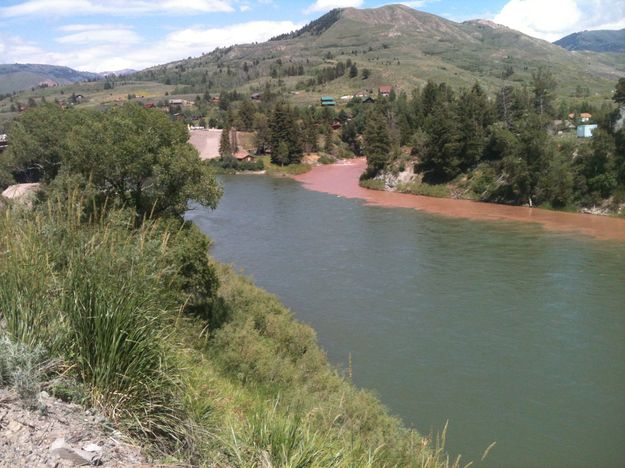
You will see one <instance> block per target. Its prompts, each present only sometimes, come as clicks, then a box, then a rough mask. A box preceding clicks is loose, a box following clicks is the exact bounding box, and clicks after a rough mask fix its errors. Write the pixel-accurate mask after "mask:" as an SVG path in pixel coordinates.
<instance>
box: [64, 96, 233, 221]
mask: <svg viewBox="0 0 625 468" xmlns="http://www.w3.org/2000/svg"><path fill="white" fill-rule="evenodd" d="M83 116H84V117H86V118H85V119H84V120H83V121H82V122H80V123H79V124H77V125H74V126H73V127H72V129H71V131H70V132H69V133H68V135H67V143H66V149H65V150H64V151H63V158H62V161H63V164H62V169H61V170H62V172H63V173H64V174H67V175H73V174H75V175H78V176H80V177H82V178H83V179H84V180H89V181H90V183H91V185H92V186H93V187H94V189H95V190H96V191H97V193H98V194H99V195H100V196H101V197H107V198H109V200H110V203H119V204H121V205H124V206H127V207H130V208H133V209H134V211H135V212H136V214H137V219H141V218H142V217H143V216H144V215H148V214H153V215H161V214H168V215H181V214H182V213H184V211H186V209H187V202H188V200H189V199H192V200H195V201H197V202H198V203H200V204H202V205H205V206H208V207H211V208H214V207H215V206H216V204H217V201H218V200H219V197H220V196H221V189H220V187H219V185H218V184H217V182H216V180H215V178H214V177H213V176H212V173H211V170H210V168H209V167H208V165H206V164H205V163H203V162H202V161H201V160H200V158H199V156H198V153H197V150H195V148H193V147H192V146H191V145H190V144H189V143H188V139H189V134H188V131H187V129H186V127H185V126H184V125H183V124H182V123H180V122H172V121H171V120H170V119H169V118H168V117H167V115H166V114H163V113H161V112H155V111H150V110H146V109H143V107H142V106H140V105H138V104H132V103H128V104H126V105H124V106H123V107H117V108H113V109H110V110H108V111H106V112H104V113H99V114H96V113H88V114H87V113H85V114H83Z"/></svg>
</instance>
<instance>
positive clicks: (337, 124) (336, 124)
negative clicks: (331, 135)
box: [330, 119, 343, 130]
mask: <svg viewBox="0 0 625 468" xmlns="http://www.w3.org/2000/svg"><path fill="white" fill-rule="evenodd" d="M342 126H343V124H341V121H340V120H338V119H335V120H334V122H332V125H330V127H332V130H338V129H339V128H341V127H342Z"/></svg>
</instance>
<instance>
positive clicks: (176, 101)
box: [167, 99, 187, 106]
mask: <svg viewBox="0 0 625 468" xmlns="http://www.w3.org/2000/svg"><path fill="white" fill-rule="evenodd" d="M167 103H168V104H169V105H170V106H184V105H186V104H187V101H185V100H184V99H170V100H169V101H167Z"/></svg>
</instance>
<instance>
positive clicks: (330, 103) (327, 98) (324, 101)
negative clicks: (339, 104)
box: [321, 96, 336, 107]
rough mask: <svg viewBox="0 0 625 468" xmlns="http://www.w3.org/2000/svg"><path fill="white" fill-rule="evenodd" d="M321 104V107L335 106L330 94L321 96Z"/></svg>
mask: <svg viewBox="0 0 625 468" xmlns="http://www.w3.org/2000/svg"><path fill="white" fill-rule="evenodd" d="M321 105H322V106H323V107H330V106H336V101H335V100H334V98H333V97H331V96H323V97H322V98H321Z"/></svg>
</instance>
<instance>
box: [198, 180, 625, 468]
mask: <svg viewBox="0 0 625 468" xmlns="http://www.w3.org/2000/svg"><path fill="white" fill-rule="evenodd" d="M324 170H326V169H324ZM222 182H223V184H224V197H223V199H222V200H221V202H220V205H219V208H218V209H217V210H215V211H209V210H205V209H202V208H199V209H195V210H192V211H190V212H189V213H188V215H187V217H188V219H192V220H193V221H194V222H195V223H196V224H197V225H198V226H199V227H200V228H201V229H202V230H203V231H204V232H205V233H206V234H208V235H209V236H210V237H211V238H212V239H213V240H214V245H213V247H212V254H213V255H214V256H215V257H216V258H217V259H219V260H220V261H223V262H227V263H232V264H234V265H235V266H236V267H237V268H239V269H241V270H243V272H244V273H245V274H247V275H250V276H251V277H252V278H253V279H254V281H255V282H256V283H257V284H258V285H259V286H261V287H263V288H265V289H267V290H269V291H271V292H273V293H275V294H277V295H278V296H279V297H280V299H281V300H282V301H283V302H284V303H285V304H286V305H287V306H289V307H290V308H291V309H292V310H293V311H294V313H295V315H296V316H297V318H298V319H299V320H301V321H303V322H305V323H308V324H310V325H311V326H313V327H314V328H315V329H316V331H317V334H318V337H319V341H320V343H321V345H322V346H323V347H324V348H325V350H326V351H327V353H328V357H329V360H330V361H331V362H332V363H334V364H336V365H338V366H341V367H345V366H346V365H347V364H346V363H347V362H348V359H349V356H350V354H351V356H352V369H353V380H354V382H355V383H356V384H357V385H359V386H361V387H364V388H368V389H371V390H372V391H374V392H375V393H376V394H378V395H379V397H380V398H381V400H382V401H383V402H384V403H385V404H386V405H387V406H388V407H389V408H390V409H391V411H392V412H393V413H394V414H396V415H398V416H400V417H401V418H402V419H403V420H404V421H405V422H406V424H408V425H410V426H412V427H415V428H416V429H418V430H419V431H421V432H422V433H429V432H431V431H440V430H441V428H442V427H443V426H444V425H445V422H446V421H447V420H449V432H448V445H447V448H448V450H449V451H450V452H451V453H453V454H457V453H460V454H462V455H463V459H464V460H466V461H468V460H479V458H480V456H481V454H482V452H483V450H484V449H485V448H486V447H487V446H488V445H489V444H491V443H492V442H496V446H495V448H494V449H493V450H492V451H491V453H490V455H489V457H488V458H487V461H486V462H485V463H482V464H477V466H493V467H495V466H503V467H622V466H625V242H623V240H622V239H621V238H619V236H618V235H610V234H611V231H610V228H608V229H607V231H608V232H607V234H606V235H603V236H601V235H597V234H596V233H595V234H594V238H593V237H589V235H593V233H592V232H586V233H585V234H588V235H581V234H580V232H583V229H581V231H580V229H577V230H575V229H573V228H566V227H565V228H562V229H558V228H557V225H556V226H554V225H553V223H552V224H549V223H547V224H545V223H541V222H540V221H538V224H534V223H527V222H519V221H514V220H513V219H512V218H506V217H496V218H494V219H496V220H489V219H490V218H488V217H486V218H480V217H478V216H464V217H454V216H455V215H454V216H452V215H451V214H450V213H449V212H446V213H445V214H448V215H449V216H441V215H440V214H433V213H428V212H424V211H417V210H415V209H413V208H414V207H411V208H389V207H385V206H374V205H370V204H365V203H363V201H361V200H358V199H349V198H344V197H338V196H337V195H334V194H328V193H321V192H315V191H310V190H307V189H306V188H304V187H303V186H302V185H301V184H300V183H299V182H297V181H294V180H290V179H276V178H270V177H263V176H226V177H223V179H222ZM303 182H304V183H308V184H312V182H311V181H310V180H308V182H306V181H303ZM316 188H317V189H319V187H316ZM330 188H331V187H330ZM330 188H328V190H326V191H332V190H330ZM478 205H481V204H478ZM485 206H486V207H488V206H489V205H485ZM522 216H524V215H522ZM582 218H586V219H588V221H587V222H586V223H581V225H590V224H593V221H594V220H595V219H597V217H590V216H588V217H582ZM502 219H503V221H502ZM617 221H618V220H617ZM556 224H557V223H556ZM565 224H566V223H565ZM615 226H618V224H617V225H615ZM582 227H584V226H578V228H582ZM615 229H616V228H615ZM604 231H605V229H604ZM604 234H605V232H604ZM597 238H599V239H603V240H598V239H597ZM605 239H612V240H605ZM619 239H620V240H619Z"/></svg>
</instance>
